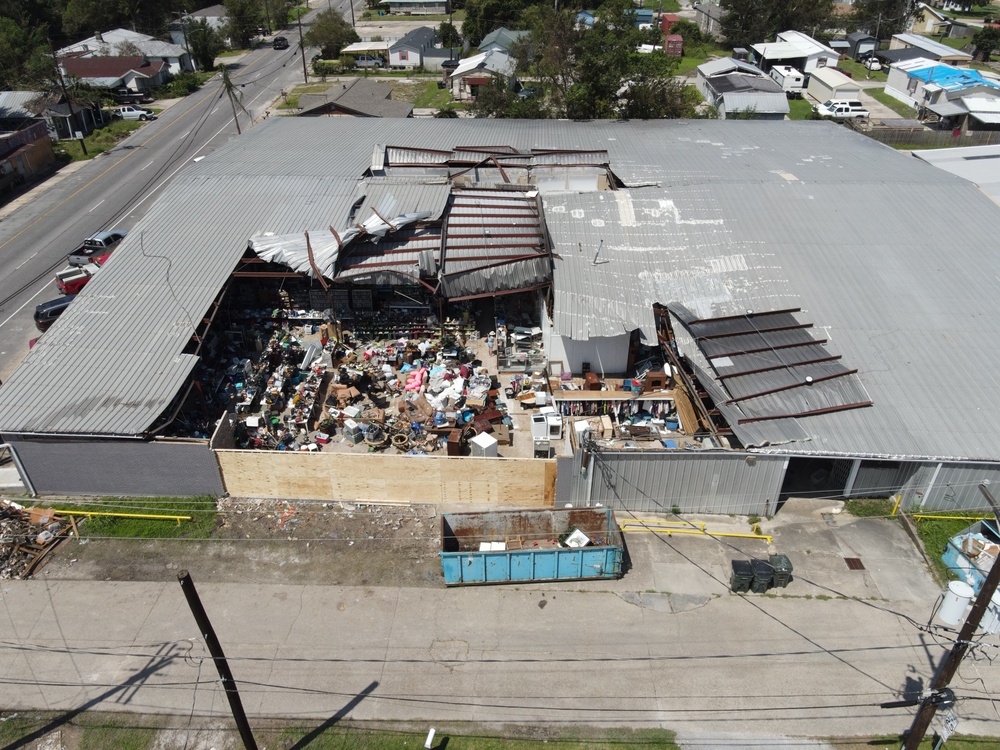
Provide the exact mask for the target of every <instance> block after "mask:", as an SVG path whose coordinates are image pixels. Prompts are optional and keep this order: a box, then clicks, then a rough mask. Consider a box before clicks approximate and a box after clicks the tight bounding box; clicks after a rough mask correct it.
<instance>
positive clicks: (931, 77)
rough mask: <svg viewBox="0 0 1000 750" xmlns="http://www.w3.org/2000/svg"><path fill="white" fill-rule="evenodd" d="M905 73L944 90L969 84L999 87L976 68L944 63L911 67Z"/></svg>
mask: <svg viewBox="0 0 1000 750" xmlns="http://www.w3.org/2000/svg"><path fill="white" fill-rule="evenodd" d="M906 75H907V76H908V77H910V78H916V79H917V80H919V81H923V82H924V83H925V84H933V85H935V86H937V87H939V88H942V89H945V90H946V91H959V90H961V89H966V88H969V87H971V86H991V87H993V88H996V89H1000V84H998V83H997V82H996V81H992V80H990V79H988V78H984V77H983V75H982V74H981V73H980V72H979V71H978V70H972V69H970V68H956V67H954V66H952V65H948V64H946V63H938V64H935V65H930V66H927V67H912V68H911V69H909V70H906Z"/></svg>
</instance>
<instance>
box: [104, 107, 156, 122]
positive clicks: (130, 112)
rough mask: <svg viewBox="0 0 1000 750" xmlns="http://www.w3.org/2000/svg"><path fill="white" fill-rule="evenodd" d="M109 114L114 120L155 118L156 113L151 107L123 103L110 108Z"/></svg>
mask: <svg viewBox="0 0 1000 750" xmlns="http://www.w3.org/2000/svg"><path fill="white" fill-rule="evenodd" d="M111 116H112V117H113V118H114V119H116V120H143V121H145V120H155V119H156V114H155V113H154V112H153V110H151V109H145V108H144V107H136V106H133V105H131V104H125V105H123V106H121V107H115V108H114V109H112V110H111Z"/></svg>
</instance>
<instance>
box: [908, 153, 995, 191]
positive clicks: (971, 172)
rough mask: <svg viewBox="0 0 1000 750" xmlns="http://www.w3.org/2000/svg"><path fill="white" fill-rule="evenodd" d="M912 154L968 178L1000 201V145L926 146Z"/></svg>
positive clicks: (958, 175)
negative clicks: (928, 147) (931, 147)
mask: <svg viewBox="0 0 1000 750" xmlns="http://www.w3.org/2000/svg"><path fill="white" fill-rule="evenodd" d="M913 155H914V156H915V157H917V158H918V159H922V160H923V161H925V162H927V163H928V164H933V165H934V166H935V167H937V168H938V169H943V170H944V171H945V172H950V173H951V174H953V175H955V176H957V177H961V178H962V179H963V180H968V181H969V182H971V183H972V184H974V185H976V186H977V187H979V189H980V190H982V191H983V192H984V193H986V195H988V196H990V197H991V198H992V199H993V200H994V201H996V202H997V203H1000V145H997V146H966V147H965V148H939V149H925V150H921V151H914V152H913Z"/></svg>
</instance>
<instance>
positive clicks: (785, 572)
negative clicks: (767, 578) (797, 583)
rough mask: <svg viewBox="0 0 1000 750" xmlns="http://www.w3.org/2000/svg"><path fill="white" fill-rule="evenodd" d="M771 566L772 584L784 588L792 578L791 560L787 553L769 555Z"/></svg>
mask: <svg viewBox="0 0 1000 750" xmlns="http://www.w3.org/2000/svg"><path fill="white" fill-rule="evenodd" d="M771 567H772V568H774V585H775V586H776V587H778V588H781V589H783V588H785V586H787V585H788V582H789V581H791V580H792V561H791V560H789V559H788V556H787V555H771Z"/></svg>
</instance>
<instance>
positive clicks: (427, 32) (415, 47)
mask: <svg viewBox="0 0 1000 750" xmlns="http://www.w3.org/2000/svg"><path fill="white" fill-rule="evenodd" d="M436 41H437V31H435V30H434V29H432V28H430V27H428V26H421V27H420V28H417V29H413V30H412V31H410V32H409V33H407V34H406V35H405V36H403V37H402V38H400V39H399V40H397V41H395V42H393V43H392V44H390V45H389V48H388V52H389V67H390V68H402V69H410V70H412V69H415V68H423V69H424V70H441V63H442V62H444V61H445V60H447V59H449V58H450V57H451V50H449V49H442V48H440V47H435V46H434V43H435V42H436Z"/></svg>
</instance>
